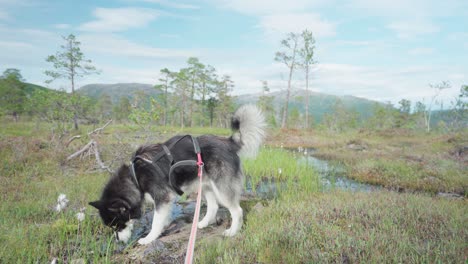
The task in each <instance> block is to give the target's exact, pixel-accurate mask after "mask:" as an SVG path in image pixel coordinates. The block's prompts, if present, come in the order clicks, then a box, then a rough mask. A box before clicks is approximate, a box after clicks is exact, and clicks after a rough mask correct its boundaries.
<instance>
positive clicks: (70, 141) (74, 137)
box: [65, 135, 81, 147]
mask: <svg viewBox="0 0 468 264" xmlns="http://www.w3.org/2000/svg"><path fill="white" fill-rule="evenodd" d="M78 138H81V136H80V135H76V136H73V137H71V138H70V139H69V140H68V141H67V143H66V144H65V147H68V145H70V143H72V141H73V140H75V139H78Z"/></svg>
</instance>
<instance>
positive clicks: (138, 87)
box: [77, 83, 378, 122]
mask: <svg viewBox="0 0 468 264" xmlns="http://www.w3.org/2000/svg"><path fill="white" fill-rule="evenodd" d="M77 92H78V93H80V94H82V95H86V96H89V97H91V98H93V99H95V100H98V99H99V97H101V96H102V95H103V94H104V93H107V94H108V95H109V96H110V97H111V100H112V102H113V103H118V102H119V100H120V98H121V97H123V96H126V97H128V98H129V99H130V100H132V98H133V97H134V96H135V95H136V94H137V92H144V93H145V94H147V95H148V96H151V97H156V96H157V95H159V94H160V91H158V90H156V89H155V88H154V87H153V85H151V84H143V83H116V84H88V85H85V86H82V87H80V88H79V89H77ZM309 94H310V104H309V105H310V107H309V113H310V114H311V116H312V117H313V120H314V122H320V121H321V120H322V117H323V115H324V114H325V113H329V112H331V110H332V109H333V106H334V104H335V102H336V101H338V100H341V102H342V103H343V105H344V106H345V108H346V109H350V110H351V109H353V110H355V111H357V112H358V113H359V114H360V115H361V117H362V118H363V119H366V118H367V117H370V116H371V115H372V107H373V106H374V105H375V104H376V103H378V102H377V101H372V100H368V99H364V98H359V97H355V96H335V95H329V94H323V93H317V92H309ZM268 95H269V96H273V97H274V101H273V104H274V107H275V109H276V110H277V112H279V110H280V109H281V108H282V107H283V103H284V100H285V99H286V91H278V92H272V93H269V94H268ZM304 95H305V90H293V91H292V93H291V98H290V108H291V109H292V108H297V109H298V110H299V112H301V113H304V111H305V105H304V104H305V97H304ZM260 96H261V94H246V95H240V96H237V98H236V103H238V104H247V103H256V102H257V101H258V98H259V97H260Z"/></svg>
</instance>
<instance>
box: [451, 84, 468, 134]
mask: <svg viewBox="0 0 468 264" xmlns="http://www.w3.org/2000/svg"><path fill="white" fill-rule="evenodd" d="M451 116H452V118H451V119H452V127H453V128H454V129H458V128H464V127H467V126H468V85H462V86H461V87H460V93H459V95H458V96H457V97H456V98H455V101H452V110H451Z"/></svg>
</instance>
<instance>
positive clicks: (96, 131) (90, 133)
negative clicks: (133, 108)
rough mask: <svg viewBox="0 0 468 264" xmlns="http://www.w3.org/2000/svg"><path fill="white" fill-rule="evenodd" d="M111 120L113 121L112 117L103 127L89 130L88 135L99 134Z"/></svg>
mask: <svg viewBox="0 0 468 264" xmlns="http://www.w3.org/2000/svg"><path fill="white" fill-rule="evenodd" d="M111 122H112V119H111V120H109V121H108V122H107V123H106V124H105V125H104V126H103V127H99V128H96V129H94V130H93V131H91V132H89V133H88V136H91V135H92V134H99V132H101V130H103V129H104V128H106V126H108V125H109V124H110V123H111Z"/></svg>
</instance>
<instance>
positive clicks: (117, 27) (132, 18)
mask: <svg viewBox="0 0 468 264" xmlns="http://www.w3.org/2000/svg"><path fill="white" fill-rule="evenodd" d="M93 14H94V16H95V17H96V20H94V21H91V22H87V23H84V24H82V25H80V26H79V29H80V30H82V31H91V32H118V31H125V30H127V29H131V28H139V27H144V26H146V25H148V24H149V23H150V22H151V21H153V20H154V19H156V18H157V17H158V16H159V15H160V14H161V13H160V12H159V11H158V10H156V9H150V8H135V7H123V8H96V9H95V10H94V11H93Z"/></svg>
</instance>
